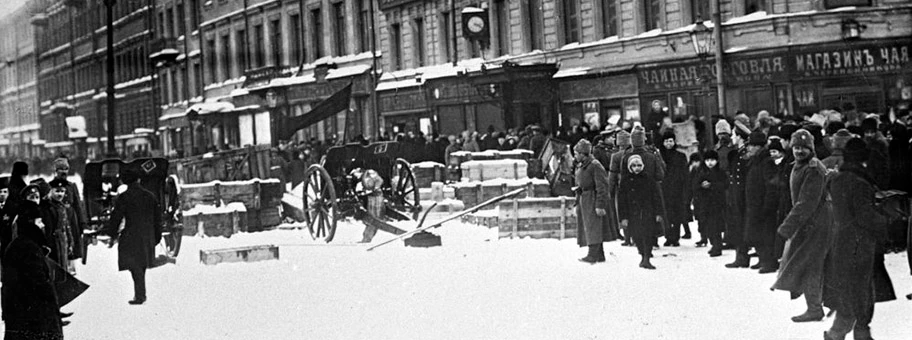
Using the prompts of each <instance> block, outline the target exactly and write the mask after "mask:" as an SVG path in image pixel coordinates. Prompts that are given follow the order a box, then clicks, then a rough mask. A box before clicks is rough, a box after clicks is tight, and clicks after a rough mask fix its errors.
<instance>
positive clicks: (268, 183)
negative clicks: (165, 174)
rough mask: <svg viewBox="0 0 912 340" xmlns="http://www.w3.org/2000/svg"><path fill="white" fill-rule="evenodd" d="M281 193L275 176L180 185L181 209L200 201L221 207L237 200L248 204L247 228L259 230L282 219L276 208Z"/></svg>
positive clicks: (282, 192) (279, 201)
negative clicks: (263, 178)
mask: <svg viewBox="0 0 912 340" xmlns="http://www.w3.org/2000/svg"><path fill="white" fill-rule="evenodd" d="M284 193H285V190H284V188H282V186H281V184H280V183H279V181H278V180H275V179H269V180H258V179H256V180H250V181H242V182H219V181H215V182H209V183H203V184H188V185H184V186H182V187H181V193H180V197H181V209H182V210H184V211H185V212H186V211H187V210H191V209H193V207H196V206H199V205H211V206H215V207H221V206H222V205H223V204H230V203H233V202H240V203H243V204H244V206H245V207H246V208H247V212H248V214H247V216H246V218H247V219H248V221H247V225H248V226H249V227H250V231H259V230H263V229H265V228H268V227H272V226H276V225H278V224H280V223H281V216H280V213H279V212H280V206H281V204H282V201H281V200H282V196H283V194H284Z"/></svg>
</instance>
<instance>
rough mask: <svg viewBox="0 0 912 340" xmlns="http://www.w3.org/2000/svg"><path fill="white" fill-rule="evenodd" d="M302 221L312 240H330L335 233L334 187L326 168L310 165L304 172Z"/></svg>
mask: <svg viewBox="0 0 912 340" xmlns="http://www.w3.org/2000/svg"><path fill="white" fill-rule="evenodd" d="M301 196H302V197H304V221H305V222H307V230H309V231H310V236H312V237H313V238H314V240H317V239H319V240H323V241H325V242H326V243H329V242H331V241H332V239H333V237H334V236H335V235H336V220H337V219H338V215H337V213H338V212H337V210H336V202H337V201H336V188H335V187H334V186H333V182H332V178H331V177H329V173H328V172H326V169H325V168H323V167H322V166H320V165H316V164H314V165H311V166H310V167H309V168H307V171H306V172H305V173H304V193H303V195H301Z"/></svg>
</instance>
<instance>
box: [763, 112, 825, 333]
mask: <svg viewBox="0 0 912 340" xmlns="http://www.w3.org/2000/svg"><path fill="white" fill-rule="evenodd" d="M791 145H792V153H793V154H794V155H795V165H794V167H793V168H792V174H791V178H790V183H789V185H790V188H791V198H792V209H791V210H790V211H789V213H788V215H786V217H785V220H784V221H783V222H782V224H781V225H780V226H779V228H778V230H777V232H778V233H779V235H782V236H783V237H785V238H787V239H788V241H786V245H785V251H784V253H783V255H782V262H781V264H780V267H779V275H778V277H777V278H776V282H775V283H774V284H773V287H772V288H773V289H778V290H786V291H789V292H791V293H792V298H798V297H799V296H801V295H802V294H804V297H805V302H806V303H807V311H805V312H804V313H803V314H801V315H798V316H795V317H792V321H794V322H808V321H819V320H822V319H823V305H822V304H823V266H824V259H825V258H826V255H827V248H828V246H829V244H830V228H831V226H832V213H833V212H832V208H831V206H830V202H829V201H828V200H827V198H826V167H824V166H823V162H821V161H820V160H819V159H817V157H815V156H814V136H813V135H811V133H810V132H809V131H807V130H805V129H800V130H798V131H796V132H795V133H794V134H792V141H791Z"/></svg>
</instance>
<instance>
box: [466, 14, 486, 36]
mask: <svg viewBox="0 0 912 340" xmlns="http://www.w3.org/2000/svg"><path fill="white" fill-rule="evenodd" d="M484 27H485V23H484V20H482V19H481V17H477V16H475V17H471V18H469V22H468V28H469V31H470V32H472V33H478V32H481V31H482V30H483V29H484Z"/></svg>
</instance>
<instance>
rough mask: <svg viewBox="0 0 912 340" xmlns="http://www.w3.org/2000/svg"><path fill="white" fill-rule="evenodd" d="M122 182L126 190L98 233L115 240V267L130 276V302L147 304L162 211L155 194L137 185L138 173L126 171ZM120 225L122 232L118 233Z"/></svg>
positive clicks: (159, 238)
mask: <svg viewBox="0 0 912 340" xmlns="http://www.w3.org/2000/svg"><path fill="white" fill-rule="evenodd" d="M121 181H122V182H123V184H125V185H127V190H126V191H124V192H123V193H121V194H120V195H119V196H118V197H117V200H116V201H115V202H114V210H113V211H112V212H111V219H110V220H109V221H108V224H107V225H105V227H104V228H103V229H101V230H100V231H99V233H101V234H107V235H111V237H112V238H118V244H117V256H118V260H117V266H118V269H119V270H129V271H130V274H131V275H132V276H133V290H134V293H135V295H134V297H133V300H130V301H129V302H130V304H133V305H139V304H142V303H143V302H145V301H146V269H148V268H150V267H151V266H152V261H153V259H154V258H155V245H156V244H158V242H159V241H161V237H162V229H161V212H162V209H161V208H160V207H159V204H158V201H157V199H156V198H155V195H153V194H152V193H151V192H149V191H148V190H146V189H145V188H143V187H142V185H140V183H139V174H137V173H133V172H132V170H128V171H126V172H125V173H124V174H122V175H121ZM121 222H124V228H123V230H119V228H120V223H121ZM118 231H119V233H118ZM118 235H119V237H118Z"/></svg>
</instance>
